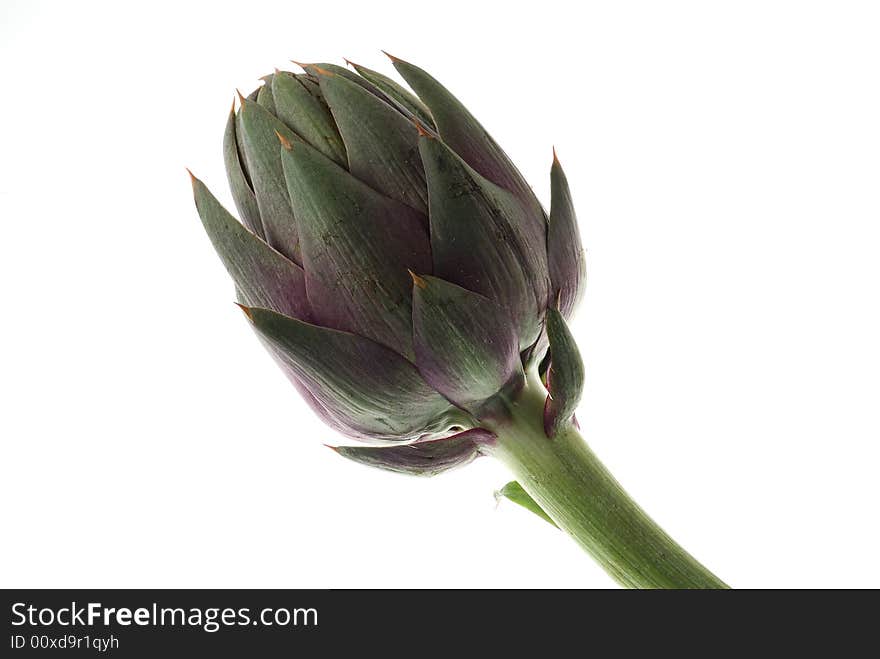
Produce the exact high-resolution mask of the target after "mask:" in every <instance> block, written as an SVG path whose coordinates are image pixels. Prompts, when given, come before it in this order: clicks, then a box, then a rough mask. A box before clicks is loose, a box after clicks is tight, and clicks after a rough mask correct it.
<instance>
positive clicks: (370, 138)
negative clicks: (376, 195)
mask: <svg viewBox="0 0 880 659" xmlns="http://www.w3.org/2000/svg"><path fill="white" fill-rule="evenodd" d="M318 82H319V83H320V85H321V91H322V92H323V94H324V98H325V99H326V100H327V104H328V105H329V106H330V110H331V112H332V113H333V118H334V119H335V120H336V125H337V127H338V128H339V132H340V133H341V134H342V139H343V141H344V143H345V150H346V153H347V154H348V169H349V171H350V172H351V173H352V174H354V175H355V176H356V177H357V178H359V179H360V180H362V181H363V182H365V183H367V184H368V185H370V186H371V187H372V188H374V189H375V190H378V191H379V192H381V193H382V194H384V195H386V196H388V197H391V198H392V199H397V200H398V201H402V202H403V203H405V204H407V205H408V206H410V207H412V208H414V209H415V210H417V211H419V212H420V213H427V211H428V190H427V186H426V184H425V172H424V169H423V168H422V160H421V156H420V155H419V135H418V131H417V129H416V127H415V125H414V124H413V123H412V122H411V121H409V120H408V119H407V118H406V117H404V116H403V115H402V114H401V113H400V112H398V111H397V110H396V109H395V108H392V107H391V106H390V105H388V104H387V103H385V102H384V101H383V100H381V99H380V98H379V97H377V96H375V95H374V94H372V93H370V92H369V91H367V90H366V89H364V88H363V87H362V86H360V85H357V84H355V83H354V82H352V81H351V80H349V79H348V78H345V77H343V76H340V75H336V74H329V73H327V74H319V76H318ZM425 222H426V224H427V218H426V220H425Z"/></svg>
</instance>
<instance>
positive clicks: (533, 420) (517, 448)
mask: <svg viewBox="0 0 880 659" xmlns="http://www.w3.org/2000/svg"><path fill="white" fill-rule="evenodd" d="M545 396H546V391H545V390H544V388H543V387H542V386H541V383H540V381H539V380H538V379H537V378H536V377H532V378H530V379H529V382H528V385H527V386H526V388H525V389H524V390H522V391H521V392H520V393H519V395H518V396H517V397H516V399H515V400H511V401H508V402H507V403H506V407H507V414H505V415H503V417H502V418H501V419H500V420H496V421H495V422H493V423H490V424H488V425H491V426H492V430H493V431H495V433H496V434H497V435H498V441H497V442H496V443H495V445H494V446H492V447H487V449H486V452H487V453H489V454H491V455H493V456H495V457H496V458H498V459H499V460H501V461H502V462H503V463H504V464H506V465H507V466H508V468H509V469H510V470H511V471H512V472H513V473H514V474H515V475H516V478H517V480H518V481H519V483H520V485H522V487H523V488H524V489H525V490H526V492H528V493H529V494H530V495H531V497H532V498H533V499H534V500H535V501H537V502H538V504H539V505H540V506H541V508H543V509H544V511H545V512H546V513H547V514H548V515H549V516H550V517H551V519H553V521H554V522H555V523H556V525H557V526H559V528H561V529H562V530H563V531H565V532H566V533H568V534H569V535H570V536H571V537H572V538H574V540H575V541H576V542H577V543H578V544H579V545H581V547H583V548H584V549H585V550H586V551H587V552H589V553H590V554H591V555H592V556H593V558H595V559H596V561H598V563H599V564H600V565H601V566H602V567H603V568H604V569H605V570H606V571H607V572H608V574H610V575H611V576H612V577H613V578H614V579H615V580H616V581H617V582H618V583H620V584H621V585H622V586H627V587H630V588H727V585H726V584H725V583H724V582H722V581H721V580H720V579H718V577H716V576H715V575H714V574H712V573H711V572H710V571H709V570H708V569H706V568H705V567H703V565H701V564H700V563H699V562H698V561H697V560H696V559H695V558H694V557H693V556H691V555H690V554H689V553H687V552H686V551H685V550H684V549H683V548H682V547H681V546H679V545H678V544H677V543H676V542H675V541H674V540H673V539H672V538H670V537H669V536H668V535H667V534H666V533H665V532H664V531H663V529H661V528H660V527H659V526H657V524H656V523H655V522H654V521H653V520H652V519H651V518H650V517H648V515H647V514H646V513H645V511H643V510H642V509H641V508H640V507H639V506H638V504H636V502H635V501H633V500H632V499H631V498H630V496H629V495H628V494H627V493H626V492H625V491H624V490H623V488H622V487H621V486H620V484H619V483H618V482H617V481H616V480H615V479H614V477H613V476H612V475H611V474H610V473H609V472H608V470H607V469H606V468H605V467H604V465H602V463H601V462H599V460H598V458H597V457H596V456H595V455H594V454H593V452H592V451H591V450H590V448H589V447H588V446H587V444H586V442H585V441H584V440H583V438H582V437H581V436H580V434H579V433H578V431H577V429H575V428H574V427H573V426H572V425H569V426H567V427H565V428H563V429H561V430H560V431H559V432H558V433H557V434H556V436H555V437H554V438H553V439H548V438H547V436H546V435H545V434H544V428H543V421H542V419H543V406H544V399H545Z"/></svg>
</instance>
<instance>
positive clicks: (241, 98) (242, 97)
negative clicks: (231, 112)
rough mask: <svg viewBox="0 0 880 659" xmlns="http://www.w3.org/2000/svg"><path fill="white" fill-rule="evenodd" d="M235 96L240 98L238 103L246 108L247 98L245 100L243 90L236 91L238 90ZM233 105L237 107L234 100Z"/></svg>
mask: <svg viewBox="0 0 880 659" xmlns="http://www.w3.org/2000/svg"><path fill="white" fill-rule="evenodd" d="M235 94H236V95H237V96H238V103H239V105H241V106H242V107H244V101H245V98H244V95H243V94H242V93H241V90H239V89H236V90H235ZM232 104H233V106H234V105H235V100H233V102H232Z"/></svg>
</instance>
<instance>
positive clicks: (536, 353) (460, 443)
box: [193, 57, 720, 586]
mask: <svg viewBox="0 0 880 659" xmlns="http://www.w3.org/2000/svg"><path fill="white" fill-rule="evenodd" d="M391 59H392V62H393V64H394V67H395V68H396V69H397V71H398V73H399V74H400V75H401V76H402V77H403V79H404V80H405V81H406V82H407V83H408V85H409V86H410V87H411V88H412V90H414V91H415V94H413V93H411V92H410V91H408V90H407V89H405V88H404V87H403V86H401V85H400V84H398V83H397V82H395V81H393V80H392V79H390V78H388V77H386V76H384V75H382V74H380V73H377V72H375V71H372V70H370V69H367V68H365V67H362V66H359V65H355V64H351V63H349V64H351V66H352V67H353V69H354V71H350V70H348V69H346V68H344V67H340V66H336V65H333V64H302V65H300V66H301V68H302V69H303V71H304V73H291V72H287V71H278V70H276V71H275V73H274V74H270V75H268V76H266V77H265V78H263V81H264V84H263V85H262V86H261V87H259V88H258V89H257V90H256V91H254V92H253V93H252V94H250V95H249V96H248V97H247V98H244V97H241V96H240V107H239V110H238V112H235V109H234V107H233V111H232V112H231V113H230V115H229V120H228V123H227V125H226V132H225V137H224V146H223V149H224V156H225V162H226V169H227V174H228V178H229V184H230V186H231V188H232V194H233V197H234V200H235V205H236V207H237V209H238V213H239V215H240V216H241V220H242V221H241V223H240V222H239V221H238V220H236V219H235V218H234V217H233V216H232V215H230V214H229V213H228V212H227V211H226V210H224V208H223V207H222V206H221V205H220V204H219V203H218V201H217V199H216V198H215V197H214V196H213V195H212V194H211V193H210V192H209V191H208V189H207V188H206V187H205V186H204V185H203V184H202V182H201V181H199V180H198V179H195V178H193V186H194V190H195V200H196V206H197V208H198V211H199V214H200V216H201V218H202V221H203V223H204V226H205V229H206V230H207V233H208V236H209V237H210V239H211V241H212V242H213V244H214V247H215V249H216V251H217V253H218V254H219V256H220V258H221V260H222V261H223V263H224V265H225V266H226V269H227V270H228V272H229V274H230V275H231V277H232V279H233V280H234V282H235V285H236V289H237V295H238V300H239V302H240V305H241V306H242V308H243V310H244V311H245V313H246V314H247V317H248V318H249V319H250V321H251V323H252V324H253V327H254V329H255V331H256V333H257V335H258V336H259V338H260V339H261V341H262V342H263V343H264V345H265V346H266V348H267V349H268V351H269V352H270V353H271V355H272V356H273V357H274V358H275V360H276V361H277V362H278V363H279V365H280V366H281V368H282V369H283V370H284V371H285V373H286V374H287V375H288V376H289V378H290V380H291V381H292V383H293V384H294V386H296V387H297V389H298V390H299V391H300V393H301V394H302V396H303V397H304V398H305V400H306V401H307V402H308V403H309V404H310V405H311V406H312V408H313V409H314V410H315V411H316V412H317V413H318V414H319V415H320V416H321V417H322V418H323V419H324V420H325V421H326V422H327V423H328V424H329V425H331V426H332V427H334V428H336V429H337V430H338V431H340V432H341V433H343V434H344V435H346V436H349V437H351V438H354V439H358V440H364V444H362V445H359V446H347V447H340V448H338V449H337V450H338V452H339V453H340V454H342V455H344V456H346V457H348V458H351V459H353V460H356V461H358V462H361V463H364V464H368V465H372V466H376V467H381V468H384V469H389V470H392V471H398V472H404V473H410V474H419V475H433V474H436V473H438V472H442V471H445V470H447V469H450V468H454V467H458V466H461V465H463V464H466V463H468V462H470V461H471V460H473V459H474V458H475V457H477V456H480V455H493V456H495V457H498V458H499V459H501V460H502V461H503V462H505V463H506V464H508V466H510V467H511V469H512V470H513V471H514V473H516V474H517V476H518V477H519V479H520V483H521V484H520V483H513V484H511V485H510V487H507V488H505V489H503V490H502V494H503V493H505V492H516V496H515V497H514V496H511V497H510V498H511V499H512V500H515V501H517V502H518V503H521V504H523V505H525V506H526V507H527V508H529V509H531V510H533V511H535V512H538V513H539V514H541V515H542V516H545V517H546V518H547V519H551V520H552V521H553V522H554V523H555V524H556V525H558V526H559V527H560V528H562V529H564V530H566V531H567V532H569V533H570V534H571V535H572V536H573V537H574V538H575V539H576V540H578V541H579V542H580V543H581V544H582V545H583V546H584V547H585V548H586V549H587V550H588V551H590V552H591V553H592V554H593V555H594V556H595V557H596V558H597V559H598V560H599V561H600V562H601V563H602V564H603V565H604V566H605V567H606V569H607V570H608V571H609V572H610V573H611V574H612V576H614V577H615V578H617V580H618V581H620V582H621V583H624V584H626V585H640V586H642V585H643V586H667V585H709V586H715V585H718V584H720V582H719V581H717V579H715V578H714V577H713V576H712V575H711V573H709V572H708V571H706V570H705V568H703V567H702V566H700V565H699V564H698V563H696V561H694V560H693V559H692V558H690V557H689V556H688V555H687V554H686V553H685V552H684V550H682V549H681V548H680V547H678V546H677V545H675V544H674V543H673V542H672V540H670V539H669V538H668V536H665V534H663V532H662V531H661V530H660V529H659V528H658V527H656V525H654V524H653V522H651V520H650V519H649V518H647V516H646V515H644V513H643V512H642V511H641V510H640V509H639V508H638V507H637V506H636V505H635V504H634V503H632V502H631V500H629V499H628V497H626V495H625V493H623V492H622V490H619V488H618V490H619V491H618V490H614V491H606V490H609V488H610V487H611V486H610V485H609V483H613V479H611V480H607V479H610V476H607V479H606V478H605V476H606V475H607V472H605V471H604V468H603V467H601V465H600V464H599V463H598V462H597V461H596V460H595V458H594V456H592V454H591V453H589V449H588V448H587V447H586V445H585V444H584V443H583V441H582V440H581V439H580V436H579V435H578V434H577V428H576V422H575V420H574V412H575V407H576V406H577V403H578V400H579V398H580V394H581V389H582V386H583V376H584V370H583V365H582V363H581V359H580V356H579V354H578V349H577V346H576V345H575V343H574V340H573V339H572V336H571V334H570V332H569V331H568V328H567V327H566V322H565V319H566V318H568V317H569V316H570V315H571V313H572V311H573V310H574V308H575V306H576V304H577V302H578V299H579V297H580V295H581V291H582V289H583V285H584V281H585V266H584V251H583V249H582V247H581V243H580V239H579V236H578V229H577V223H576V217H575V212H574V207H573V204H572V197H571V193H570V191H569V187H568V183H567V181H566V177H565V174H564V173H563V171H562V167H561V165H560V164H559V161H558V160H557V159H556V157H555V152H554V157H553V164H552V166H551V168H550V179H551V204H550V213H549V215H548V214H547V213H546V212H545V210H544V209H543V208H542V206H541V204H540V203H539V201H538V200H537V199H536V197H535V195H534V194H533V192H532V190H531V188H530V187H529V185H528V184H527V183H526V182H525V180H524V179H523V177H522V175H521V174H520V172H519V171H518V170H517V169H516V167H514V165H513V164H512V163H511V161H510V159H509V158H508V157H507V156H506V155H505V153H504V151H502V149H501V148H500V147H499V146H498V144H497V143H496V142H495V141H494V140H493V139H492V138H491V137H490V136H489V134H488V132H487V131H486V130H485V129H484V128H483V127H482V125H480V123H479V122H478V121H477V120H476V119H475V118H474V117H473V115H471V114H470V112H468V110H467V109H466V108H465V107H464V106H463V105H462V104H461V103H460V102H459V101H458V100H457V99H456V98H455V97H454V96H453V95H452V94H451V93H450V92H449V91H448V90H447V89H446V88H445V87H444V86H442V85H441V84H440V83H439V82H437V80H435V79H434V78H433V77H431V76H430V75H429V74H428V73H426V72H425V71H423V70H422V69H420V68H418V67H416V66H414V65H412V64H409V63H408V62H404V61H403V60H400V59H397V58H393V57H392V58H391ZM606 481H607V482H606ZM614 484H615V485H616V483H614ZM596 488H600V490H598V491H597V490H596ZM611 490H613V488H611ZM597 492H598V495H599V498H596V495H597ZM596 502H598V503H599V504H600V507H601V506H606V505H609V503H608V502H611V503H613V506H612V508H611V509H609V510H611V511H612V512H611V514H610V516H609V513H608V511H605V512H604V513H602V512H601V511H598V512H597V509H596V507H595V506H596V505H597V503H596ZM600 513H601V514H603V515H605V518H604V522H603V524H612V525H613V524H614V523H615V521H614V515H622V517H621V519H620V520H619V522H620V525H619V528H620V529H621V530H620V531H619V532H614V533H610V534H605V533H597V531H596V529H597V527H596V522H595V519H594V518H595V516H596V515H597V514H600ZM633 520H636V522H637V523H636V522H634V521H633ZM664 538H665V539H664ZM646 539H647V540H646ZM649 540H650V542H648V541H649ZM646 543H647V544H646ZM634 546H635V547H636V548H639V547H641V548H642V554H644V555H642V554H639V552H638V551H636V550H634V549H633V547H634ZM634 557H636V558H638V560H637V561H636V560H635V558H634ZM670 557H671V558H670ZM676 561H677V562H676ZM682 575H685V576H682Z"/></svg>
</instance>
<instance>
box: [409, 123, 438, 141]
mask: <svg viewBox="0 0 880 659" xmlns="http://www.w3.org/2000/svg"><path fill="white" fill-rule="evenodd" d="M413 123H414V124H415V125H416V130H417V131H418V132H419V137H427V138H428V139H429V140H433V139H434V136H433V135H432V134H431V133H430V132H428V131H427V130H425V127H424V126H422V122H420V121H419V120H418V119H413Z"/></svg>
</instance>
